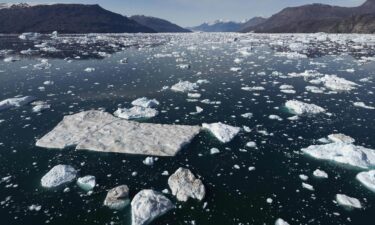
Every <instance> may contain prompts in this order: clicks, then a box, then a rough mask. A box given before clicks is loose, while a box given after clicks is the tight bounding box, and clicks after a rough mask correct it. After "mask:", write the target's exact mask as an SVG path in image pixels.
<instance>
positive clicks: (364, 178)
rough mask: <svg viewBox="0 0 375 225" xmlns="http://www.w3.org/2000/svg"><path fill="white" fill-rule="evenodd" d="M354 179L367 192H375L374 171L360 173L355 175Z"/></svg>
mask: <svg viewBox="0 0 375 225" xmlns="http://www.w3.org/2000/svg"><path fill="white" fill-rule="evenodd" d="M356 178H357V180H359V181H360V182H361V183H362V184H363V185H364V186H365V187H367V188H368V189H369V190H371V191H373V192H375V170H370V171H367V172H361V173H359V174H357V176H356Z"/></svg>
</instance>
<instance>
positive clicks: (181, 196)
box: [168, 167, 206, 202]
mask: <svg viewBox="0 0 375 225" xmlns="http://www.w3.org/2000/svg"><path fill="white" fill-rule="evenodd" d="M168 185H169V188H170V189H171V190H172V194H173V195H175V196H176V198H177V200H179V201H182V202H186V201H187V200H188V199H189V198H194V199H198V200H199V201H201V200H203V198H204V196H205V195H206V189H205V187H204V185H203V183H202V181H201V180H200V179H197V178H195V176H194V174H193V173H192V172H191V171H190V170H189V169H185V168H182V167H180V168H179V169H178V170H177V171H176V172H175V173H174V174H172V175H171V176H170V177H169V179H168Z"/></svg>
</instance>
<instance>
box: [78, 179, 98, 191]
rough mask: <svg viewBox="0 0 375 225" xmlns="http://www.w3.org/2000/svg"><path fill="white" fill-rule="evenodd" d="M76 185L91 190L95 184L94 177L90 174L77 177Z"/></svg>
mask: <svg viewBox="0 0 375 225" xmlns="http://www.w3.org/2000/svg"><path fill="white" fill-rule="evenodd" d="M77 185H78V186H79V187H80V188H82V189H83V190H84V191H91V190H92V189H94V187H95V185H96V180H95V177H94V176H91V175H88V176H84V177H79V178H78V179H77Z"/></svg>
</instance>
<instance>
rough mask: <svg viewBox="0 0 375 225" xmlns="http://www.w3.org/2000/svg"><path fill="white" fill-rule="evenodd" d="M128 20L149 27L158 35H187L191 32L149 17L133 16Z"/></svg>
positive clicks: (165, 21)
mask: <svg viewBox="0 0 375 225" xmlns="http://www.w3.org/2000/svg"><path fill="white" fill-rule="evenodd" d="M130 19H132V20H134V21H136V22H137V23H139V24H141V25H143V26H146V27H150V28H151V29H153V30H155V31H156V32H159V33H169V32H173V33H188V32H191V31H190V30H188V29H185V28H182V27H180V26H178V25H177V24H174V23H171V22H169V21H167V20H164V19H160V18H156V17H151V16H144V15H135V16H131V17H130Z"/></svg>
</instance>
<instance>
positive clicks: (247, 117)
mask: <svg viewBox="0 0 375 225" xmlns="http://www.w3.org/2000/svg"><path fill="white" fill-rule="evenodd" d="M241 117H243V118H246V119H251V118H252V117H253V114H252V113H244V114H242V115H241Z"/></svg>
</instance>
